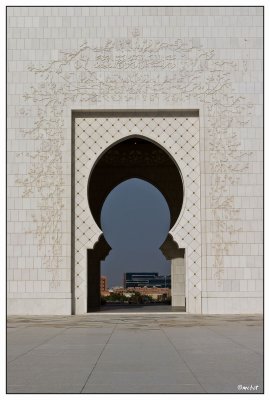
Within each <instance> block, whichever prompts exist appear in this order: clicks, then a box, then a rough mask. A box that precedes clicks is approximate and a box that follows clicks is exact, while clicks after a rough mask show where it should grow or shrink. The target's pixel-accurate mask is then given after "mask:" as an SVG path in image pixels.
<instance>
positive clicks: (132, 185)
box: [101, 178, 171, 287]
mask: <svg viewBox="0 0 270 400" xmlns="http://www.w3.org/2000/svg"><path fill="white" fill-rule="evenodd" d="M101 226H102V230H103V233H104V236H105V238H106V240H107V241H108V243H109V244H110V246H111V247H112V250H111V251H110V254H109V255H108V256H107V258H106V260H105V261H103V262H102V263H101V274H102V275H105V276H107V279H108V287H113V286H122V285H123V276H124V273H126V272H142V271H144V272H152V271H155V272H158V273H159V274H162V275H169V274H170V273H171V270H170V262H169V261H167V260H166V259H165V257H164V256H163V254H162V253H161V251H160V250H159V247H160V246H161V244H162V243H163V242H164V240H165V239H166V237H167V234H168V231H169V229H170V211H169V207H168V204H167V202H166V200H165V198H164V196H163V195H162V194H161V193H160V191H159V190H158V189H156V187H154V186H153V185H151V184H150V183H148V182H146V181H143V180H141V179H137V178H133V179H129V180H127V181H125V182H122V183H121V184H120V185H118V186H117V187H116V188H115V189H114V190H113V191H112V192H111V193H110V194H109V195H108V197H107V198H106V200H105V202H104V205H103V208H102V211H101Z"/></svg>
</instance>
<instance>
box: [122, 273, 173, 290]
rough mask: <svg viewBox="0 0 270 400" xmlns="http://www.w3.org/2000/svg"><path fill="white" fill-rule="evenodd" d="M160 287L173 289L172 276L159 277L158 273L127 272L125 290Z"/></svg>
mask: <svg viewBox="0 0 270 400" xmlns="http://www.w3.org/2000/svg"><path fill="white" fill-rule="evenodd" d="M133 287H158V288H169V289H170V288H171V275H159V274H158V272H126V273H125V274H124V288H125V289H128V288H133Z"/></svg>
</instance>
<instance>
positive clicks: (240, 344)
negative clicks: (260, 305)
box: [206, 324, 261, 356]
mask: <svg viewBox="0 0 270 400" xmlns="http://www.w3.org/2000/svg"><path fill="white" fill-rule="evenodd" d="M240 325H241V324H240ZM206 328H207V329H208V330H209V331H211V332H214V333H216V334H218V335H220V336H222V337H224V338H226V339H228V340H230V341H231V342H232V343H234V344H237V345H239V346H240V347H243V348H244V349H247V350H249V351H251V352H253V353H255V354H256V355H257V356H261V353H258V352H257V351H256V350H253V349H251V348H249V347H248V346H246V345H244V344H242V343H241V342H237V341H236V340H234V339H232V338H230V337H229V336H226V335H224V334H222V333H217V332H216V331H215V330H214V329H213V328H212V329H211V328H209V327H208V326H206Z"/></svg>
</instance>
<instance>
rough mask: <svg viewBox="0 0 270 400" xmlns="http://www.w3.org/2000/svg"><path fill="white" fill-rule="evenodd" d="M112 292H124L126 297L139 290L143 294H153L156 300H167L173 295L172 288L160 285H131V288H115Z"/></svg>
mask: <svg viewBox="0 0 270 400" xmlns="http://www.w3.org/2000/svg"><path fill="white" fill-rule="evenodd" d="M110 291H111V293H118V294H123V295H124V296H126V297H131V296H132V294H133V293H135V292H137V293H140V294H141V295H143V296H151V297H152V298H153V299H155V300H161V299H163V300H165V299H167V298H169V297H170V296H171V289H170V288H160V287H130V288H126V289H124V288H114V289H111V290H110Z"/></svg>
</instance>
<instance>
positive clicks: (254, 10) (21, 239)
mask: <svg viewBox="0 0 270 400" xmlns="http://www.w3.org/2000/svg"><path fill="white" fill-rule="evenodd" d="M262 79H263V8H262V7H8V9H7V80H8V87H7V89H8V94H7V107H8V119H7V124H8V133H7V163H8V165H7V174H8V181H7V183H8V189H7V190H8V192H7V196H8V211H7V224H8V237H7V239H8V249H7V250H8V254H7V263H8V265H7V279H8V286H7V290H8V313H9V314H69V313H70V312H71V297H72V293H71V287H72V285H71V155H72V142H71V128H72V126H71V112H72V110H114V109H115V110H136V109H154V110H168V109H169V110H185V109H188V110H189V109H192V110H199V119H200V155H199V159H200V174H201V177H200V178H201V179H200V181H201V189H200V210H201V211H200V212H201V233H200V234H201V243H202V244H201V265H202V267H201V276H202V280H201V287H200V290H199V293H198V295H199V296H200V298H201V304H202V307H201V312H202V313H257V312H262V289H263V281H262V279H263V269H262V268H263V220H262V218H263V177H262V173H263V148H262V146H263V115H262V113H263V104H262V103H263V82H262ZM97 146H98V144H97ZM190 146H191V148H192V143H190ZM171 151H172V153H173V149H171ZM191 158H192V157H191ZM188 222H189V221H186V223H187V224H188ZM176 231H177V230H176ZM176 231H175V234H174V231H173V230H172V234H174V240H175V241H176V242H177V243H181V240H182V238H181V237H178V236H177V233H176ZM190 257H192V255H190Z"/></svg>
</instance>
